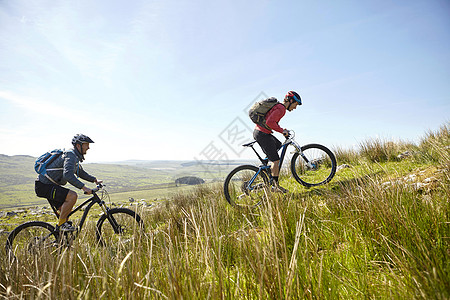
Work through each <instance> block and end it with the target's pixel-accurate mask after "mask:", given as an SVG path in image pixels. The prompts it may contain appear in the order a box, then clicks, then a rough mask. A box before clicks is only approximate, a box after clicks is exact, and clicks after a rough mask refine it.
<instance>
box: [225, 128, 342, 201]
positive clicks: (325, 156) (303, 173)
mask: <svg viewBox="0 0 450 300" xmlns="http://www.w3.org/2000/svg"><path fill="white" fill-rule="evenodd" d="M294 137H295V133H294V131H289V137H288V138H286V141H285V142H284V143H283V144H282V145H281V148H280V150H281V156H280V169H281V166H282V164H283V160H284V157H285V155H286V151H287V148H288V146H289V145H292V146H293V147H294V148H295V149H294V152H293V153H294V155H293V156H292V159H291V173H292V175H293V176H294V178H295V180H297V181H298V182H299V183H300V184H302V185H303V186H305V187H307V188H309V187H313V186H318V185H322V184H326V183H328V182H329V181H330V180H331V179H332V178H333V177H334V174H335V173H336V157H335V156H334V154H333V152H331V151H330V150H329V149H328V148H327V147H325V146H322V145H319V144H308V145H305V146H300V145H299V144H298V143H297V142H296V141H295V140H294ZM255 143H256V141H253V142H251V143H248V144H245V145H243V146H244V147H251V148H252V149H253V151H254V152H255V153H256V156H258V158H259V160H260V161H261V165H260V166H259V167H256V166H253V165H243V166H239V167H237V168H235V169H234V170H233V171H231V172H230V174H228V176H227V178H226V179H225V183H224V193H225V198H226V199H227V201H228V202H229V203H230V204H231V205H235V206H255V205H259V204H260V203H261V201H262V199H263V197H264V195H265V194H266V193H267V192H268V191H270V190H271V189H272V186H271V181H270V178H271V174H270V166H269V164H268V163H269V160H268V158H264V159H263V158H261V156H260V155H259V154H258V152H257V151H256V150H255V148H254V147H253V145H254V144H255Z"/></svg>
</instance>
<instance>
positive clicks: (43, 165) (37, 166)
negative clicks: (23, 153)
mask: <svg viewBox="0 0 450 300" xmlns="http://www.w3.org/2000/svg"><path fill="white" fill-rule="evenodd" d="M63 153H64V151H63V150H61V149H55V150H52V151H49V152H46V153H44V154H42V155H41V156H39V158H38V159H36V162H35V163H34V170H35V171H36V173H38V174H41V175H44V176H45V177H47V178H49V176H48V175H47V171H54V170H62V168H52V169H48V167H49V166H50V165H51V163H52V162H54V161H55V160H56V159H57V158H58V157H60V156H61V155H62V154H63ZM49 179H50V180H51V181H53V180H52V179H51V178H49Z"/></svg>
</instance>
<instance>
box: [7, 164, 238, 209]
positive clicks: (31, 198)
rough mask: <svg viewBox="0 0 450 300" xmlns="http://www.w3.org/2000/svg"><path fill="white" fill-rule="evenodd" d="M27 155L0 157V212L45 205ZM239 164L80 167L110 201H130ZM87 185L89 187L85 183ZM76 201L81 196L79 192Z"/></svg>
mask: <svg viewBox="0 0 450 300" xmlns="http://www.w3.org/2000/svg"><path fill="white" fill-rule="evenodd" d="M35 159H36V158H34V157H31V156H23V155H17V156H7V155H0V209H6V208H14V207H26V206H35V205H46V204H47V200H45V199H42V198H38V197H36V195H35V193H34V180H35V178H36V173H35V172H34V169H33V166H34V161H35ZM243 163H244V162H243V161H236V162H227V163H221V164H214V163H211V162H202V163H198V162H196V161H126V162H120V163H110V164H83V168H84V169H85V170H86V171H87V172H88V173H90V174H92V175H94V176H96V177H97V178H99V179H102V180H103V181H104V183H105V184H106V187H107V190H108V192H109V193H110V197H111V200H112V201H113V202H121V201H128V199H129V198H130V197H132V198H134V199H137V200H138V199H146V200H147V201H153V200H155V199H161V198H167V197H170V196H171V195H173V194H176V193H180V192H183V191H185V190H186V189H189V187H175V186H174V185H175V180H176V179H177V178H180V177H183V176H196V177H200V178H202V179H204V180H205V181H206V182H212V181H215V180H222V179H224V178H225V177H226V175H227V174H228V172H229V171H230V170H231V169H232V168H234V167H236V166H237V165H239V164H243ZM87 186H92V185H91V184H90V183H87ZM67 187H69V188H71V186H70V184H68V185H67ZM92 187H93V186H92ZM72 188H73V187H72ZM79 196H80V199H83V198H84V197H85V196H84V195H82V194H81V192H80V193H79Z"/></svg>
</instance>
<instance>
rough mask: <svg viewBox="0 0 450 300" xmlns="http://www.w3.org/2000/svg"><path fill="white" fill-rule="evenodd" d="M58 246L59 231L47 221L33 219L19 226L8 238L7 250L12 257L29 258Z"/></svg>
mask: <svg viewBox="0 0 450 300" xmlns="http://www.w3.org/2000/svg"><path fill="white" fill-rule="evenodd" d="M57 247H58V233H57V232H55V227H53V226H52V225H50V224H49V223H46V222H41V221H31V222H26V223H23V224H21V225H19V226H17V227H16V228H15V229H14V230H13V231H11V232H10V234H9V235H8V238H7V240H6V252H7V255H9V257H10V259H19V260H27V259H33V258H35V257H36V256H38V255H40V254H42V252H43V251H47V250H49V249H50V250H53V249H56V248H57Z"/></svg>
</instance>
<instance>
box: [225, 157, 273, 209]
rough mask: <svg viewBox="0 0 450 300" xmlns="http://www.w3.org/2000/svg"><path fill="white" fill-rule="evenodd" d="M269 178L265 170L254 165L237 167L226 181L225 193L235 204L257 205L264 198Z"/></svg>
mask: <svg viewBox="0 0 450 300" xmlns="http://www.w3.org/2000/svg"><path fill="white" fill-rule="evenodd" d="M267 187H269V179H268V178H267V175H266V174H265V172H264V171H262V170H261V169H259V168H258V167H255V166H252V165H243V166H239V167H237V168H235V169H234V170H233V171H231V173H230V174H228V176H227V178H226V179H225V183H224V194H225V198H226V199H227V201H228V203H230V204H231V205H234V206H255V205H258V204H260V203H261V201H262V200H263V197H264V194H265V190H266V189H267Z"/></svg>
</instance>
